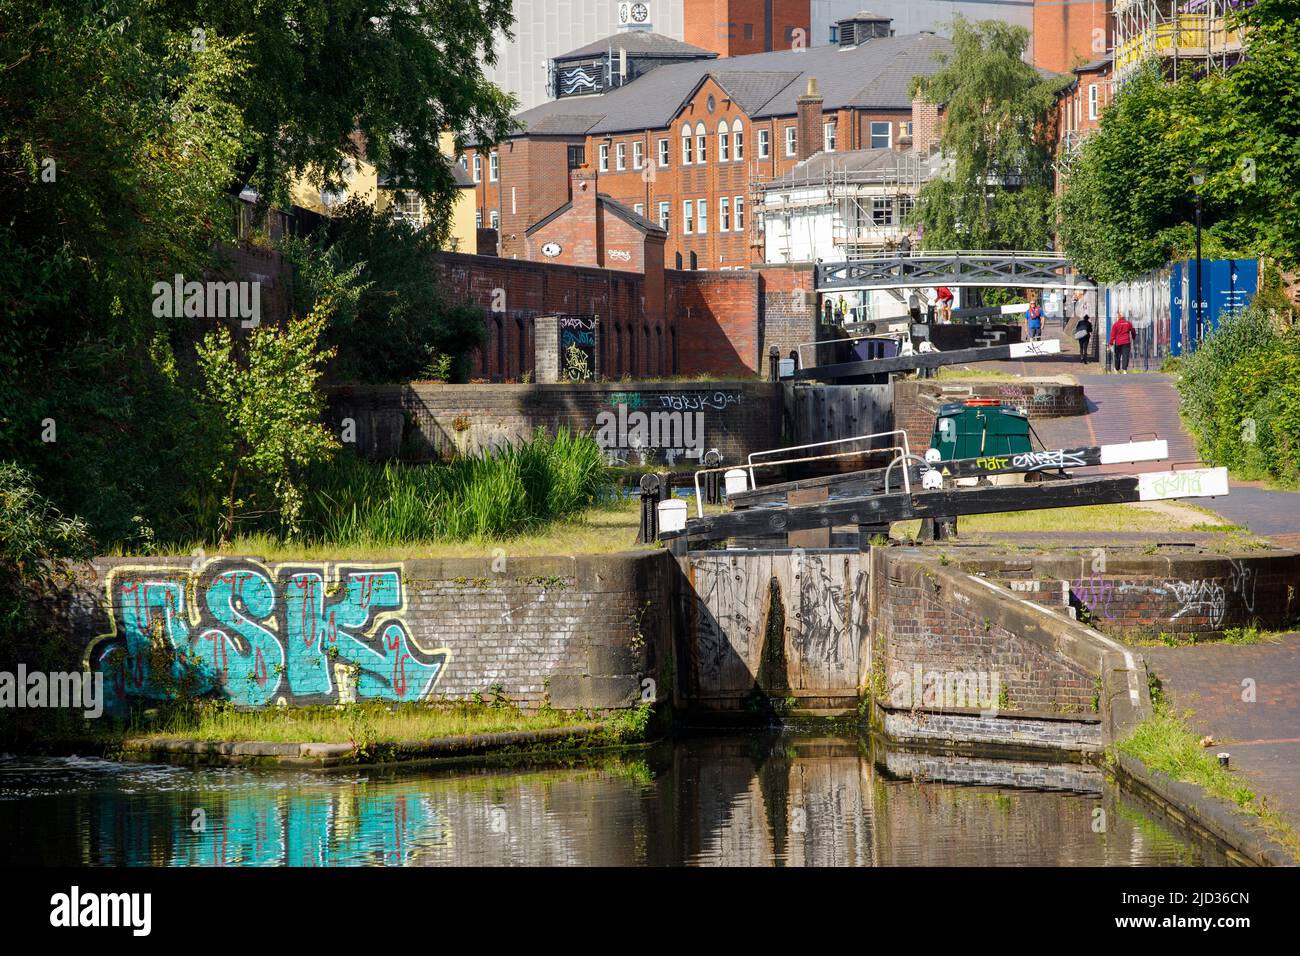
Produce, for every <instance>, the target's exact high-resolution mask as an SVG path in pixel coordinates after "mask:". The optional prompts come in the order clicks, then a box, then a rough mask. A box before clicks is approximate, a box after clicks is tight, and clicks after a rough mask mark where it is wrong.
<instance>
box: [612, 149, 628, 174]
mask: <svg viewBox="0 0 1300 956" xmlns="http://www.w3.org/2000/svg"><path fill="white" fill-rule="evenodd" d="M614 168H615V169H618V170H624V169H627V143H619V144H618V145H617V146H615V147H614Z"/></svg>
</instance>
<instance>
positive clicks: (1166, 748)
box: [1117, 693, 1300, 857]
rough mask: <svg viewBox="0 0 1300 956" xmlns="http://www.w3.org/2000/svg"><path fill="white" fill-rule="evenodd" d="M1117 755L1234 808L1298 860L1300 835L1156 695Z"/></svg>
mask: <svg viewBox="0 0 1300 956" xmlns="http://www.w3.org/2000/svg"><path fill="white" fill-rule="evenodd" d="M1117 748H1118V750H1119V752H1120V753H1122V754H1125V755H1126V756H1129V757H1133V758H1135V759H1137V760H1140V761H1142V763H1143V764H1145V765H1146V767H1147V768H1148V769H1150V770H1158V771H1160V772H1161V773H1163V774H1166V775H1167V776H1168V777H1169V778H1170V779H1172V780H1180V781H1182V782H1183V783H1192V784H1196V785H1197V786H1199V787H1201V788H1202V789H1203V790H1205V791H1206V793H1208V794H1210V795H1211V796H1214V797H1218V798H1219V799H1221V800H1226V801H1229V802H1230V803H1233V804H1235V805H1236V806H1237V807H1238V808H1240V809H1241V810H1242V811H1244V812H1245V813H1247V814H1249V815H1251V816H1253V817H1255V818H1256V819H1257V820H1258V821H1259V823H1260V825H1261V826H1263V828H1264V829H1265V830H1267V831H1268V833H1269V834H1270V835H1271V836H1272V837H1273V838H1274V839H1276V840H1277V841H1278V842H1279V843H1281V844H1282V845H1283V846H1285V847H1286V848H1287V850H1289V851H1290V852H1291V853H1292V854H1293V855H1296V856H1297V857H1300V833H1297V832H1296V830H1295V828H1293V827H1292V826H1291V825H1290V824H1289V823H1287V821H1286V820H1285V819H1284V818H1283V817H1282V816H1281V815H1280V814H1279V813H1278V812H1277V811H1275V810H1271V809H1269V808H1268V807H1267V806H1266V805H1265V804H1264V802H1263V800H1262V799H1260V798H1259V797H1258V796H1257V795H1256V794H1255V792H1254V791H1253V790H1252V789H1251V788H1250V787H1249V786H1248V785H1247V784H1246V782H1245V780H1244V779H1243V778H1242V777H1241V776H1239V775H1238V774H1236V773H1234V772H1232V771H1231V770H1229V769H1228V768H1227V767H1224V766H1222V765H1221V764H1220V763H1219V761H1218V760H1217V759H1216V758H1215V756H1214V754H1213V753H1212V752H1210V751H1208V750H1206V749H1205V748H1204V747H1202V746H1201V737H1200V736H1199V735H1198V734H1197V733H1196V732H1195V731H1193V730H1192V729H1191V728H1190V727H1188V726H1187V723H1186V721H1185V720H1184V718H1183V717H1182V716H1181V715H1179V714H1177V713H1175V712H1174V711H1173V709H1172V708H1170V706H1169V705H1168V703H1166V702H1165V701H1164V700H1162V699H1160V698H1159V695H1158V693H1157V694H1156V703H1155V709H1154V712H1153V713H1152V715H1151V716H1150V717H1148V718H1147V719H1146V720H1144V721H1143V722H1142V723H1141V724H1139V725H1138V726H1137V727H1136V728H1134V730H1133V733H1132V734H1130V735H1129V736H1128V737H1127V738H1125V739H1124V740H1122V741H1120V742H1119V744H1118V745H1117Z"/></svg>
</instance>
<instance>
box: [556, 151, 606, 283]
mask: <svg viewBox="0 0 1300 956" xmlns="http://www.w3.org/2000/svg"><path fill="white" fill-rule="evenodd" d="M598 182H599V179H598V176H597V173H596V171H595V170H594V169H592V168H591V167H590V166H579V167H578V168H576V169H575V170H573V172H572V173H570V174H569V201H570V202H571V203H572V204H573V208H572V209H571V210H570V211H569V213H568V214H567V215H566V216H565V220H566V222H568V223H570V226H569V228H568V230H567V232H568V236H567V242H568V243H569V245H570V255H569V256H566V257H565V260H564V261H566V262H569V263H572V264H573V265H582V266H597V265H600V262H599V256H600V235H599V233H600V222H599V218H598V216H597V211H596V192H597V190H598Z"/></svg>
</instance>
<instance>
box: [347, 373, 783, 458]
mask: <svg viewBox="0 0 1300 956" xmlns="http://www.w3.org/2000/svg"><path fill="white" fill-rule="evenodd" d="M620 406H626V407H627V409H628V411H629V412H632V411H640V412H646V413H652V412H693V411H698V412H701V413H702V419H701V423H702V425H703V429H704V436H703V443H704V447H705V450H706V451H707V450H709V449H715V448H716V449H717V451H718V453H719V454H720V455H721V456H722V460H723V463H724V464H729V463H733V462H741V461H744V460H745V456H746V455H748V454H749V453H750V452H752V451H758V450H760V449H764V448H773V447H776V446H779V445H780V444H781V386H780V385H779V384H776V383H773V382H757V381H752V380H751V381H730V382H728V381H718V382H709V383H707V384H697V383H690V382H682V383H658V384H645V385H642V384H639V383H635V382H627V383H622V382H620V383H606V384H583V385H434V384H415V385H377V386H366V387H360V386H358V387H352V388H339V389H335V390H334V391H333V392H332V393H331V395H330V410H329V417H330V420H331V421H332V422H334V423H335V427H339V426H340V423H341V422H342V419H344V418H351V419H353V421H354V422H355V423H356V431H357V451H358V453H359V454H361V455H363V456H365V457H368V458H372V459H376V460H383V459H389V458H396V457H399V456H401V455H402V454H403V453H405V454H406V455H407V456H408V457H411V458H414V459H417V460H419V459H427V458H432V457H438V458H449V457H451V456H453V455H456V454H472V453H474V452H477V451H481V450H483V449H489V448H496V447H500V446H501V445H503V444H504V443H506V442H519V441H522V440H526V439H528V438H530V437H531V436H532V434H533V431H534V430H535V429H536V428H539V427H541V428H545V429H547V430H548V431H550V432H552V433H553V432H554V431H555V430H556V429H558V428H561V427H567V428H569V429H571V430H575V431H585V432H595V431H596V429H597V427H598V424H599V423H598V421H597V416H598V415H600V413H601V412H610V413H612V414H613V415H615V416H617V414H618V410H619V407H620ZM623 457H628V456H627V455H623ZM628 460H629V461H632V458H629V459H628ZM665 460H666V456H665V455H664V454H663V452H662V450H660V451H658V452H656V453H654V454H652V455H651V458H650V461H651V462H652V463H663V462H664V461H665ZM678 460H679V461H685V460H686V459H685V456H684V455H680V454H679V455H678Z"/></svg>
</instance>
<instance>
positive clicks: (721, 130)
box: [718, 120, 731, 163]
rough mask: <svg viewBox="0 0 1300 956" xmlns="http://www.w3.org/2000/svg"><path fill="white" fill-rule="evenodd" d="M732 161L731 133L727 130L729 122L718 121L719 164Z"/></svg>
mask: <svg viewBox="0 0 1300 956" xmlns="http://www.w3.org/2000/svg"><path fill="white" fill-rule="evenodd" d="M730 160H731V133H730V131H729V130H728V129H727V121H726V120H719V121H718V162H720V163H726V162H729V161H730Z"/></svg>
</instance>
